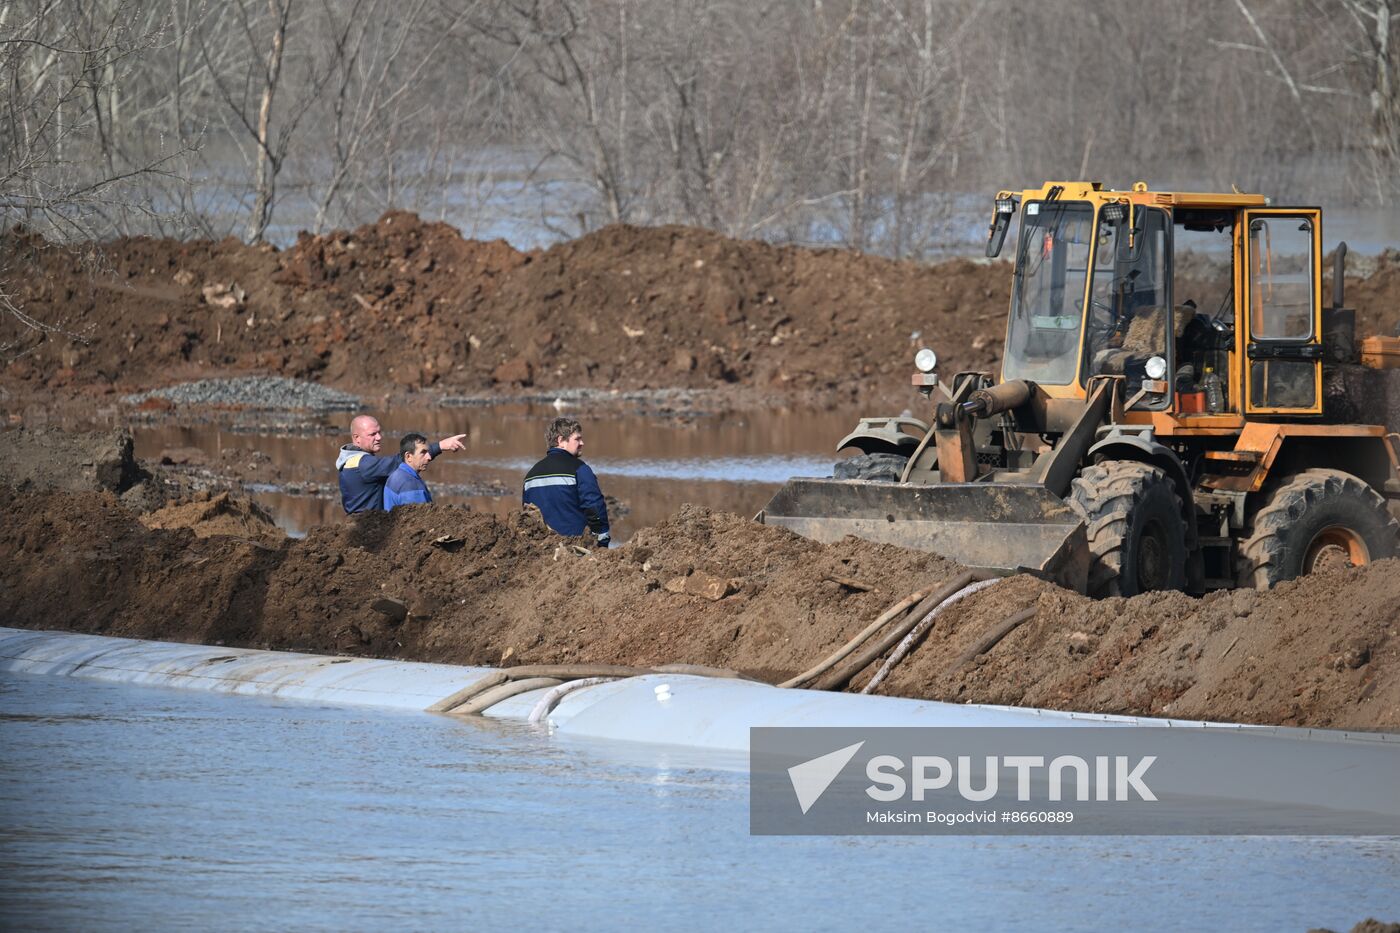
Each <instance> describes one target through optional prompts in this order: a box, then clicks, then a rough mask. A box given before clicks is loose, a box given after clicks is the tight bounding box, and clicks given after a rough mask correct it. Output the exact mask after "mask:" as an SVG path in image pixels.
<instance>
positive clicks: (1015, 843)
mask: <svg viewBox="0 0 1400 933" xmlns="http://www.w3.org/2000/svg"><path fill="white" fill-rule="evenodd" d="M0 748H3V749H4V753H3V755H0V927H3V928H5V929H30V930H40V929H55V930H72V929H83V930H103V929H132V928H137V927H139V928H142V929H297V930H344V929H383V928H405V929H502V928H516V927H518V928H525V927H526V926H527V925H528V926H530V927H539V926H541V925H549V926H562V925H565V924H567V925H568V926H570V927H572V928H576V929H617V928H619V927H621V926H623V925H627V926H635V925H643V924H644V925H646V926H647V927H651V928H667V929H693V928H698V927H704V928H708V929H715V928H728V929H755V928H765V929H804V930H807V929H831V930H837V929H851V928H860V929H870V930H879V929H908V928H910V926H911V925H912V926H920V925H933V926H937V927H940V928H947V929H1004V928H1011V927H1016V926H1022V925H1034V926H1035V927H1036V928H1040V929H1056V930H1094V931H1097V930H1104V929H1131V930H1182V929H1210V930H1241V931H1248V930H1261V931H1262V930H1268V931H1280V930H1283V931H1297V933H1302V931H1304V930H1308V929H1312V928H1315V927H1329V928H1331V929H1334V930H1348V929H1350V928H1351V927H1352V925H1353V924H1355V923H1356V922H1357V921H1359V920H1361V919H1363V918H1365V917H1367V916H1376V917H1379V918H1382V919H1386V920H1393V919H1395V918H1396V917H1400V886H1397V885H1396V882H1395V879H1396V878H1397V877H1400V843H1397V841H1395V840H1387V839H1328V838H1288V837H1276V838H1211V839H1199V838H1191V837H1183V838H1169V837H1167V838H1162V837H1143V838H1134V837H1105V838H1092V837H1074V836H1065V837H1059V838H1048V839H1033V838H1016V837H1011V838H973V837H943V838H890V837H878V838H875V837H872V838H824V837H813V838H771V837H770V838H763V837H753V836H750V835H749V831H748V787H747V776H746V774H745V773H744V771H743V770H742V768H743V762H741V761H735V760H733V759H732V758H727V757H721V758H705V757H700V756H697V755H695V754H694V753H683V754H680V753H677V752H675V751H668V750H666V749H664V748H660V747H653V746H644V745H633V744H608V743H597V742H582V741H578V740H573V741H561V740H559V739H555V738H550V737H548V736H546V735H544V734H542V733H539V732H535V731H531V730H529V729H527V728H524V727H506V726H502V725H501V724H488V723H471V722H465V721H461V720H456V719H452V718H448V717H440V716H432V715H429V714H417V713H411V714H394V713H390V712H380V711H364V710H353V709H341V708H328V707H322V706H318V705H315V704H309V703H295V702H291V701H273V700H264V699H255V698H251V697H235V696H224V695H219V694H212V693H203V692H200V691H180V690H166V689H159V688H151V687H132V686H127V685H118V684H108V683H102V682H97V681H89V680H82V679H78V678H68V677H56V676H54V677H50V676H39V675H26V674H14V673H3V674H0ZM920 920H923V921H926V922H925V923H923V924H920V923H919V922H918V921H920ZM542 921H543V924H542Z"/></svg>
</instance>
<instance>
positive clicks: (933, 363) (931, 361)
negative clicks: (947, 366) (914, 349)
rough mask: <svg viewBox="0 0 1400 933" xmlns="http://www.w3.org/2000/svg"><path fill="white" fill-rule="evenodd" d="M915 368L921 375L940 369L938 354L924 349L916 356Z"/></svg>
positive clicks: (926, 348)
mask: <svg viewBox="0 0 1400 933" xmlns="http://www.w3.org/2000/svg"><path fill="white" fill-rule="evenodd" d="M914 367H915V368H916V369H918V371H919V372H921V373H931V372H933V371H934V370H935V369H937V368H938V354H937V353H934V352H933V351H932V350H930V349H929V348H928V347H924V348H923V349H922V350H920V351H919V352H918V353H915V354H914Z"/></svg>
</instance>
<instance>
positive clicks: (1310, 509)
mask: <svg viewBox="0 0 1400 933" xmlns="http://www.w3.org/2000/svg"><path fill="white" fill-rule="evenodd" d="M1397 553H1400V523H1397V522H1396V521H1395V518H1394V516H1392V515H1391V514H1390V510H1389V509H1387V508H1386V504H1385V500H1384V499H1383V498H1381V496H1380V494H1379V493H1377V492H1376V491H1375V490H1374V489H1372V488H1371V487H1370V486H1368V485H1367V484H1366V483H1364V482H1362V481H1361V480H1360V479H1359V478H1357V477H1355V476H1352V475H1351V474H1350V473H1343V472H1342V471H1341V470H1323V469H1316V470H1304V471H1303V472H1302V473H1298V474H1296V475H1294V476H1292V477H1289V478H1288V479H1286V480H1285V481H1284V482H1283V483H1282V484H1281V485H1279V486H1278V487H1277V488H1276V489H1274V491H1273V492H1272V493H1270V494H1269V497H1268V499H1267V500H1265V502H1264V504H1263V506H1262V507H1260V509H1259V511H1258V512H1256V513H1255V514H1254V520H1253V521H1252V522H1251V523H1250V532H1249V535H1248V536H1247V537H1246V538H1245V539H1244V540H1243V541H1242V542H1241V543H1240V557H1239V564H1238V575H1237V579H1236V582H1237V583H1238V584H1239V585H1240V586H1254V587H1258V588H1260V589H1268V588H1269V587H1271V586H1275V585H1277V584H1279V583H1282V582H1283V581H1285V580H1292V579H1293V578H1295V577H1301V576H1304V575H1306V574H1309V573H1313V572H1315V571H1318V570H1324V569H1327V568H1330V567H1347V566H1351V567H1360V566H1362V565H1364V564H1369V563H1370V562H1371V561H1373V560H1381V559H1382V558H1386V557H1394V556H1395V555H1396V554H1397Z"/></svg>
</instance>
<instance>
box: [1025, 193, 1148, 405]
mask: <svg viewBox="0 0 1400 933" xmlns="http://www.w3.org/2000/svg"><path fill="white" fill-rule="evenodd" d="M1021 214H1022V216H1021V235H1020V238H1019V244H1018V247H1017V254H1016V266H1015V273H1014V278H1015V281H1014V284H1013V287H1012V296H1011V313H1010V318H1009V322H1008V325H1007V342H1006V355H1005V359H1004V363H1003V368H1002V378H1003V380H1013V379H1026V380H1029V381H1031V382H1034V383H1036V384H1037V385H1040V386H1045V387H1047V389H1049V390H1050V391H1052V393H1053V392H1054V389H1055V388H1061V389H1065V390H1069V391H1068V392H1061V393H1054V394H1061V395H1064V394H1069V395H1075V394H1079V393H1081V392H1082V387H1083V386H1084V385H1085V384H1086V383H1087V382H1088V380H1089V379H1090V378H1092V377H1093V376H1098V375H1114V376H1122V377H1124V378H1125V381H1126V385H1127V395H1128V396H1130V397H1132V399H1133V401H1134V403H1135V405H1136V407H1139V408H1143V409H1152V408H1164V407H1166V406H1167V405H1169V404H1170V400H1171V393H1170V391H1169V382H1168V380H1167V378H1166V376H1167V374H1168V373H1169V372H1170V370H1171V366H1172V362H1173V359H1174V356H1175V353H1174V351H1173V347H1172V341H1171V340H1170V339H1169V338H1168V335H1169V334H1172V333H1173V322H1172V314H1171V307H1170V292H1171V289H1170V273H1171V266H1170V255H1171V240H1170V226H1171V219H1170V215H1168V213H1167V212H1166V211H1165V210H1162V209H1159V208H1140V209H1137V210H1134V211H1130V210H1128V209H1127V207H1126V206H1125V205H1123V204H1118V203H1114V204H1104V203H1102V202H1097V203H1096V202H1091V201H1070V200H1058V199H1054V200H1030V201H1027V202H1026V203H1025V204H1024V205H1023V207H1022V212H1021Z"/></svg>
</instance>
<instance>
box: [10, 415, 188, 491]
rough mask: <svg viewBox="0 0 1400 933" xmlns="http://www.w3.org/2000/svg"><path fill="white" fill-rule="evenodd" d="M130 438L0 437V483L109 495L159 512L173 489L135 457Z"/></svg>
mask: <svg viewBox="0 0 1400 933" xmlns="http://www.w3.org/2000/svg"><path fill="white" fill-rule="evenodd" d="M132 450H133V442H132V438H131V433H130V432H129V431H127V430H125V429H121V430H117V431H97V432H70V431H61V430H58V429H56V428H37V429H33V428H17V429H14V430H9V431H4V432H3V433H0V484H4V485H8V486H13V487H15V488H16V489H20V490H29V489H57V490H64V491H67V492H97V491H102V490H106V491H107V492H111V493H113V494H115V495H118V496H120V497H121V498H122V501H123V502H125V503H126V504H127V505H128V506H130V507H131V508H133V509H137V510H139V511H146V510H149V509H154V508H159V507H160V506H162V505H164V504H165V502H166V500H167V498H169V496H170V494H171V489H170V487H169V485H168V484H167V483H166V482H164V481H162V480H161V479H160V478H158V477H155V476H153V475H152V474H151V473H149V472H148V471H147V470H146V469H145V468H144V467H142V466H141V464H140V463H138V462H137V460H136V458H135V456H133V454H132Z"/></svg>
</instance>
